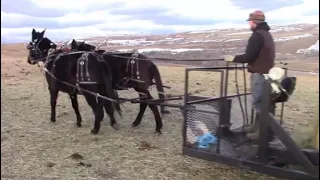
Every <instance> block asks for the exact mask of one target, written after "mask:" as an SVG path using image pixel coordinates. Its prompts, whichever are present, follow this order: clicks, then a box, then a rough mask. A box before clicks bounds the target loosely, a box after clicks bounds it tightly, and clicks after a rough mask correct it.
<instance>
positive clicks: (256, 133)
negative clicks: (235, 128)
mask: <svg viewBox="0 0 320 180" xmlns="http://www.w3.org/2000/svg"><path fill="white" fill-rule="evenodd" d="M254 124H255V128H254V131H251V132H249V133H247V138H248V139H249V140H258V139H259V133H260V131H259V130H260V127H259V126H260V118H259V114H258V113H257V114H256V118H255V123H254Z"/></svg>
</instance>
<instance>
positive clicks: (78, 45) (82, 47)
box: [71, 39, 96, 51]
mask: <svg viewBox="0 0 320 180" xmlns="http://www.w3.org/2000/svg"><path fill="white" fill-rule="evenodd" d="M71 49H72V50H76V51H93V50H95V49H96V47H95V46H93V45H91V44H87V43H85V41H76V40H74V39H73V40H72V42H71Z"/></svg>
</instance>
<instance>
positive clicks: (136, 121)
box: [132, 93, 148, 127]
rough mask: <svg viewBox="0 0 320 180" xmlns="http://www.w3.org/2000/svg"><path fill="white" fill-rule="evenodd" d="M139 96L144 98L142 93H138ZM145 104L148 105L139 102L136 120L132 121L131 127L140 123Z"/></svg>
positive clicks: (141, 98)
mask: <svg viewBox="0 0 320 180" xmlns="http://www.w3.org/2000/svg"><path fill="white" fill-rule="evenodd" d="M139 96H140V100H144V99H146V98H145V95H142V94H140V93H139ZM147 106H148V105H147V104H146V103H140V109H139V113H138V116H137V117H136V120H135V121H134V122H133V123H132V127H137V126H138V125H139V124H140V123H141V121H142V117H143V114H144V112H145V111H146V108H147Z"/></svg>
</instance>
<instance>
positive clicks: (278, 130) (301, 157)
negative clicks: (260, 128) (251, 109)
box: [266, 113, 317, 174]
mask: <svg viewBox="0 0 320 180" xmlns="http://www.w3.org/2000/svg"><path fill="white" fill-rule="evenodd" d="M266 118H267V120H268V122H267V125H269V126H270V127H271V129H272V131H273V132H274V133H275V135H276V136H277V137H278V138H279V139H280V140H281V142H282V143H283V144H284V145H285V146H286V148H287V149H288V151H289V152H290V153H291V154H292V156H293V157H294V158H295V159H297V160H298V161H300V163H301V165H302V166H303V167H304V168H305V170H306V171H307V172H309V173H311V174H316V173H317V168H315V166H314V165H313V164H312V163H311V162H310V160H309V159H308V157H307V156H306V155H305V154H304V153H303V152H302V150H301V149H300V147H299V146H298V145H297V144H296V143H295V142H294V140H293V139H292V138H291V137H290V135H288V134H287V132H286V131H285V130H284V129H283V128H282V127H281V126H280V125H279V124H278V123H277V122H276V120H275V119H274V117H273V115H272V114H271V113H268V114H267V116H266Z"/></svg>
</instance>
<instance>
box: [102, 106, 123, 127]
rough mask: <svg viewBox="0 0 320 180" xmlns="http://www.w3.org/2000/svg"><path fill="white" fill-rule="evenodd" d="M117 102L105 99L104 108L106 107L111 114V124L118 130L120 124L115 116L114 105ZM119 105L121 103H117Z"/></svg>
mask: <svg viewBox="0 0 320 180" xmlns="http://www.w3.org/2000/svg"><path fill="white" fill-rule="evenodd" d="M115 105H116V104H115V103H112V102H110V101H108V100H105V103H104V108H105V110H106V113H107V114H108V115H109V118H110V126H111V127H112V128H113V129H114V130H116V131H118V130H119V124H118V123H117V120H116V118H115V117H114V108H115V107H114V106H115ZM117 105H119V104H117Z"/></svg>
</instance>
